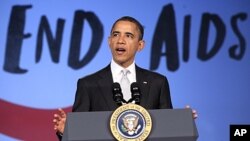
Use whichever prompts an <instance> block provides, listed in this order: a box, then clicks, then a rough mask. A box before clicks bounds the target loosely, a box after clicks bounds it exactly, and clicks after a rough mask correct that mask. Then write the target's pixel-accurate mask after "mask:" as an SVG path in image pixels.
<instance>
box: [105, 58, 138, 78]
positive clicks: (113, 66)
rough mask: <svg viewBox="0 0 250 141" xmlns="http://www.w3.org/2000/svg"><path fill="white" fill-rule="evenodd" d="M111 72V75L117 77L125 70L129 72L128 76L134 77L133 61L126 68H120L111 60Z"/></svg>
mask: <svg viewBox="0 0 250 141" xmlns="http://www.w3.org/2000/svg"><path fill="white" fill-rule="evenodd" d="M110 66H111V72H112V74H113V75H115V76H116V75H119V74H120V73H121V70H123V69H127V70H129V72H130V74H131V75H132V76H133V77H135V75H136V74H135V61H134V62H133V63H132V64H131V65H129V66H128V67H127V68H123V67H122V66H120V65H119V64H117V63H116V62H115V61H114V60H113V59H112V60H111V64H110Z"/></svg>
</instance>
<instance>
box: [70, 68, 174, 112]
mask: <svg viewBox="0 0 250 141" xmlns="http://www.w3.org/2000/svg"><path fill="white" fill-rule="evenodd" d="M136 81H137V83H138V84H139V88H140V90H141V99H140V100H141V102H140V105H141V106H143V107H144V108H146V109H162V108H172V102H171V97H170V91H169V84H168V81H167V78H166V77H165V76H163V75H160V74H158V73H155V72H151V71H148V70H145V69H142V68H140V67H138V66H136ZM112 84H113V79H112V73H111V68H110V65H108V66H107V67H105V68H103V69H102V70H100V71H98V72H96V73H94V74H91V75H88V76H86V77H84V78H81V79H79V80H78V82H77V91H76V96H75V102H74V105H73V109H72V111H73V112H84V111H113V110H115V109H116V108H117V107H118V106H117V104H116V103H115V102H114V100H113V93H112Z"/></svg>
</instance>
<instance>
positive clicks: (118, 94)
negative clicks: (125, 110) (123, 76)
mask: <svg viewBox="0 0 250 141" xmlns="http://www.w3.org/2000/svg"><path fill="white" fill-rule="evenodd" d="M112 88H113V99H114V101H115V103H116V104H117V105H118V106H121V105H122V102H123V101H124V99H123V94H122V90H121V86H120V84H119V83H117V82H115V83H113V85H112Z"/></svg>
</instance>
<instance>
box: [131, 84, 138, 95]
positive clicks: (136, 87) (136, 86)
mask: <svg viewBox="0 0 250 141" xmlns="http://www.w3.org/2000/svg"><path fill="white" fill-rule="evenodd" d="M130 90H131V93H140V88H139V84H138V83H137V82H133V83H132V84H131V87H130Z"/></svg>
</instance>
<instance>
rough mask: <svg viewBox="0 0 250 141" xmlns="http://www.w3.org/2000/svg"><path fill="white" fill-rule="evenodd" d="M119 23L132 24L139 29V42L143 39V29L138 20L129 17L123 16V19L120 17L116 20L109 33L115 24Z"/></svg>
mask: <svg viewBox="0 0 250 141" xmlns="http://www.w3.org/2000/svg"><path fill="white" fill-rule="evenodd" d="M119 21H129V22H132V23H134V24H135V25H136V26H137V28H138V29H139V32H140V35H139V40H142V39H143V35H144V28H143V26H142V24H141V23H140V22H139V21H138V20H136V19H135V18H133V17H130V16H124V17H121V18H119V19H118V20H116V21H115V23H114V24H113V26H112V29H111V32H112V31H113V28H114V27H115V25H116V23H117V22H119Z"/></svg>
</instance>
